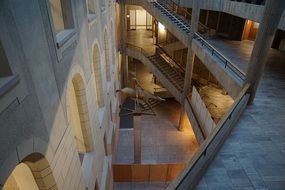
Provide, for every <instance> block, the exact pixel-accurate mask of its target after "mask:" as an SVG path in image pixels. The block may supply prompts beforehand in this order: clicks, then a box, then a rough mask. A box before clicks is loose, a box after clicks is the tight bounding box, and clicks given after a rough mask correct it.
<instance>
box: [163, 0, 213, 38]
mask: <svg viewBox="0 0 285 190" xmlns="http://www.w3.org/2000/svg"><path fill="white" fill-rule="evenodd" d="M158 2H162V3H163V4H164V5H166V6H167V7H168V8H169V9H170V10H172V11H174V12H175V13H177V11H182V14H183V16H184V18H185V19H184V20H185V21H186V22H188V23H189V21H191V19H192V14H191V13H190V12H189V11H188V10H187V8H185V7H180V5H178V4H177V3H175V2H174V1H172V0H158ZM178 15H179V14H178ZM182 19H183V18H182ZM188 19H189V20H188ZM190 24H191V23H189V26H190ZM198 25H199V29H200V32H201V33H205V32H207V31H208V30H209V28H208V27H207V26H206V25H204V24H202V23H201V22H199V23H198Z"/></svg>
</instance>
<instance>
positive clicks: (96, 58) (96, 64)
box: [92, 44, 104, 108]
mask: <svg viewBox="0 0 285 190" xmlns="http://www.w3.org/2000/svg"><path fill="white" fill-rule="evenodd" d="M92 57H93V72H94V77H95V83H96V100H97V105H98V106H99V108H101V107H103V106H104V93H103V84H102V75H101V63H100V51H99V48H98V45H97V44H95V45H94V46H93V56H92Z"/></svg>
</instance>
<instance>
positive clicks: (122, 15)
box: [120, 0, 128, 88]
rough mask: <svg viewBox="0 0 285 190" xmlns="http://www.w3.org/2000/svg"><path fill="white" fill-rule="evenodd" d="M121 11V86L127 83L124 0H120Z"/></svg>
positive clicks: (125, 11) (125, 12)
mask: <svg viewBox="0 0 285 190" xmlns="http://www.w3.org/2000/svg"><path fill="white" fill-rule="evenodd" d="M120 11H121V53H122V68H121V71H122V73H121V75H122V80H123V81H122V82H123V84H122V88H124V87H126V86H127V85H128V62H127V54H126V51H127V50H126V42H127V10H126V4H125V1H124V0H120Z"/></svg>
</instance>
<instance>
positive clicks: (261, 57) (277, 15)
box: [245, 0, 285, 104]
mask: <svg viewBox="0 0 285 190" xmlns="http://www.w3.org/2000/svg"><path fill="white" fill-rule="evenodd" d="M284 7H285V1H284V0H267V1H266V4H265V8H264V13H263V17H262V21H261V23H260V25H259V29H258V32H257V37H256V40H255V43H254V46H253V51H252V54H251V58H250V62H249V65H248V70H247V73H246V83H250V84H251V86H250V89H249V92H250V100H249V104H251V103H252V102H253V100H254V97H255V94H256V90H257V87H258V85H259V82H260V80H261V77H262V74H263V71H264V68H265V65H266V59H267V55H268V52H269V50H270V47H271V44H272V41H273V38H274V34H275V31H276V30H277V27H278V24H279V21H280V19H281V16H282V13H283V11H284ZM246 83H245V84H246Z"/></svg>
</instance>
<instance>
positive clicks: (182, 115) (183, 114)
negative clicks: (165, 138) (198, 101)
mask: <svg viewBox="0 0 285 190" xmlns="http://www.w3.org/2000/svg"><path fill="white" fill-rule="evenodd" d="M186 117H187V116H186V112H185V110H184V108H181V111H180V118H179V126H178V130H179V131H184V129H185V122H186Z"/></svg>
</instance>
